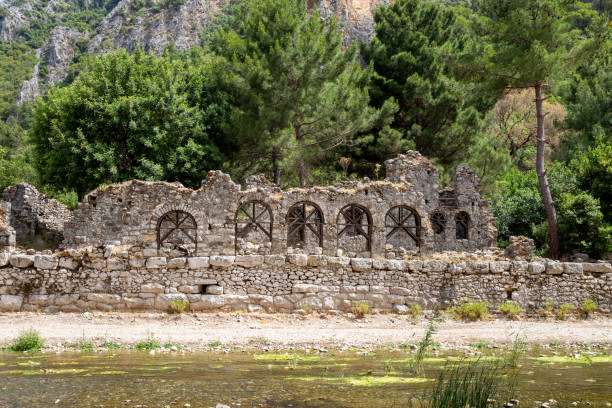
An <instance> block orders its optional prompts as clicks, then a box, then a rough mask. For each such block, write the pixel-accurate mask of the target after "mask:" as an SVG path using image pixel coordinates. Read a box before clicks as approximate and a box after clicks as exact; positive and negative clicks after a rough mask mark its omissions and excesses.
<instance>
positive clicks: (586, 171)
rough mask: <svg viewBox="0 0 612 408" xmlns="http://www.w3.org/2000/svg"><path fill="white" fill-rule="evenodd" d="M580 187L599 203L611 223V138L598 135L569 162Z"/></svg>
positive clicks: (605, 218)
mask: <svg viewBox="0 0 612 408" xmlns="http://www.w3.org/2000/svg"><path fill="white" fill-rule="evenodd" d="M571 165H572V167H573V168H574V169H575V171H576V175H577V179H578V182H579V185H580V187H581V188H582V189H583V190H584V191H587V192H589V193H590V194H591V195H593V197H595V198H597V199H598V200H599V202H600V203H601V211H602V213H603V215H604V220H605V221H606V222H607V223H609V224H612V140H610V139H609V137H608V139H605V138H604V136H603V135H602V136H600V137H599V138H598V139H597V140H596V141H595V143H594V145H593V146H591V147H589V149H588V152H587V153H586V154H583V155H579V156H577V157H576V158H575V159H574V160H572V162H571Z"/></svg>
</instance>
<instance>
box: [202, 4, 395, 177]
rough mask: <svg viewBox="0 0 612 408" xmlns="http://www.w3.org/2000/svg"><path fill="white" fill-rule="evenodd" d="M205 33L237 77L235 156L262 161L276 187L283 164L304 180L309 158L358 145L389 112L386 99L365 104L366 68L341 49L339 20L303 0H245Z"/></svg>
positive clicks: (251, 161) (256, 162)
mask: <svg viewBox="0 0 612 408" xmlns="http://www.w3.org/2000/svg"><path fill="white" fill-rule="evenodd" d="M211 37H212V38H211V40H210V47H211V48H212V49H213V51H214V52H216V53H217V54H219V55H221V56H224V57H225V58H226V59H227V61H228V68H229V70H230V71H231V72H232V73H233V74H234V76H235V77H234V78H235V81H236V83H235V84H236V89H237V92H236V94H237V97H236V100H237V101H238V102H237V109H236V111H235V114H234V126H233V129H232V132H233V133H235V134H238V135H239V136H238V137H239V140H241V144H242V145H243V154H242V155H241V156H240V157H241V160H242V161H246V162H248V163H249V165H250V166H251V167H253V166H257V165H260V166H261V163H262V161H263V167H264V168H266V169H269V168H270V167H271V168H272V173H273V177H274V182H275V183H277V184H278V183H280V176H281V169H282V168H285V169H286V170H288V171H291V169H297V176H298V178H299V185H300V186H304V185H306V183H307V177H308V165H309V163H311V162H313V161H316V160H320V158H321V157H322V156H324V155H326V154H328V153H329V152H331V151H333V150H335V149H337V148H338V147H340V146H345V145H349V144H354V143H359V140H358V139H357V138H356V137H355V135H357V134H359V133H363V132H367V131H368V130H369V129H371V128H372V127H374V126H375V125H377V124H380V123H381V122H382V123H384V122H385V120H387V118H389V117H390V116H391V115H392V110H393V108H394V106H393V104H392V103H386V104H384V105H383V106H382V108H381V109H375V108H373V107H370V106H369V95H368V90H367V82H368V77H369V75H370V71H368V70H362V69H361V67H360V65H359V64H358V62H357V61H356V46H355V45H350V46H348V47H347V48H346V49H344V48H343V44H342V33H341V31H340V30H339V28H338V23H337V22H336V21H335V20H334V19H329V20H322V19H321V18H320V16H319V14H318V12H317V11H316V10H314V11H313V12H312V13H309V12H308V10H307V4H306V2H305V1H303V0H264V1H258V0H246V1H245V2H244V4H243V5H242V6H240V7H235V8H234V9H233V10H232V15H231V19H230V21H229V23H228V25H227V27H226V28H223V27H222V28H221V29H219V30H218V31H217V32H216V33H213V34H212V35H211ZM251 170H252V169H251Z"/></svg>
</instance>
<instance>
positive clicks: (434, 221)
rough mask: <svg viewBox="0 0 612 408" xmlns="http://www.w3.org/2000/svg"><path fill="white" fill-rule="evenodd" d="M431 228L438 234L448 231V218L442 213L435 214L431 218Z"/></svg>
mask: <svg viewBox="0 0 612 408" xmlns="http://www.w3.org/2000/svg"><path fill="white" fill-rule="evenodd" d="M431 227H432V228H433V230H434V233H436V234H442V233H443V232H444V230H445V229H446V217H445V216H444V214H442V213H441V212H435V213H433V214H432V216H431Z"/></svg>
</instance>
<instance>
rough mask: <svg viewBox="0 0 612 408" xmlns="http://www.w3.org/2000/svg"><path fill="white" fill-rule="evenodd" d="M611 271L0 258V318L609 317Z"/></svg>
mask: <svg viewBox="0 0 612 408" xmlns="http://www.w3.org/2000/svg"><path fill="white" fill-rule="evenodd" d="M611 289H612V265H610V264H609V263H560V262H555V261H550V260H543V259H537V258H534V259H531V260H511V259H508V258H505V257H504V256H503V255H502V254H501V251H499V250H497V251H493V252H488V251H484V252H483V251H479V252H478V253H463V254H462V253H440V254H438V255H437V256H436V257H435V258H414V259H411V260H397V259H372V258H348V257H343V256H328V255H306V254H304V253H299V252H295V251H290V253H289V254H287V255H213V256H181V255H180V254H175V255H167V256H159V255H158V253H157V251H156V250H151V249H149V248H144V247H142V246H113V245H107V246H104V247H82V248H79V249H69V250H65V251H62V252H57V253H54V254H52V253H51V252H50V251H47V252H43V253H34V251H29V252H25V253H24V252H16V251H14V252H7V251H4V252H0V311H20V310H21V311H33V310H42V311H45V312H56V311H63V312H81V311H87V310H102V311H111V310H117V311H122V310H130V311H139V310H168V309H169V308H170V302H171V301H173V300H176V299H183V300H184V301H185V302H187V305H188V310H191V311H217V310H225V311H233V310H246V311H268V312H293V311H299V310H321V311H325V312H329V313H341V312H350V311H351V307H352V304H353V302H354V301H367V302H368V304H369V305H370V309H371V310H372V311H373V312H374V313H376V312H397V313H403V312H406V311H407V310H408V307H409V305H412V304H420V305H422V306H424V307H426V308H441V307H446V306H448V305H449V304H452V303H459V302H461V301H463V300H465V299H468V298H469V299H472V300H483V301H488V302H490V303H491V305H492V306H493V307H496V306H497V305H498V304H499V303H501V302H504V301H506V300H509V299H511V300H514V301H517V302H518V303H519V304H521V305H522V306H523V307H524V308H526V309H527V310H528V311H530V312H534V311H537V310H539V308H540V307H543V306H544V305H545V303H546V301H547V300H550V301H552V302H553V304H554V305H557V306H558V305H559V304H561V303H565V302H568V303H574V304H576V305H578V304H581V303H582V302H583V301H584V300H585V299H592V300H594V301H595V302H597V304H598V305H599V308H600V310H601V311H604V312H610V311H611V310H612V304H611V303H612V301H611V297H610V293H611Z"/></svg>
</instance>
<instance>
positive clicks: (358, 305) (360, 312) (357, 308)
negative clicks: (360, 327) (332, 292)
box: [352, 301, 370, 317]
mask: <svg viewBox="0 0 612 408" xmlns="http://www.w3.org/2000/svg"><path fill="white" fill-rule="evenodd" d="M352 311H353V314H354V315H355V316H357V317H363V316H365V315H367V314H368V312H369V311H370V304H369V303H368V302H365V301H355V302H353V307H352Z"/></svg>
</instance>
